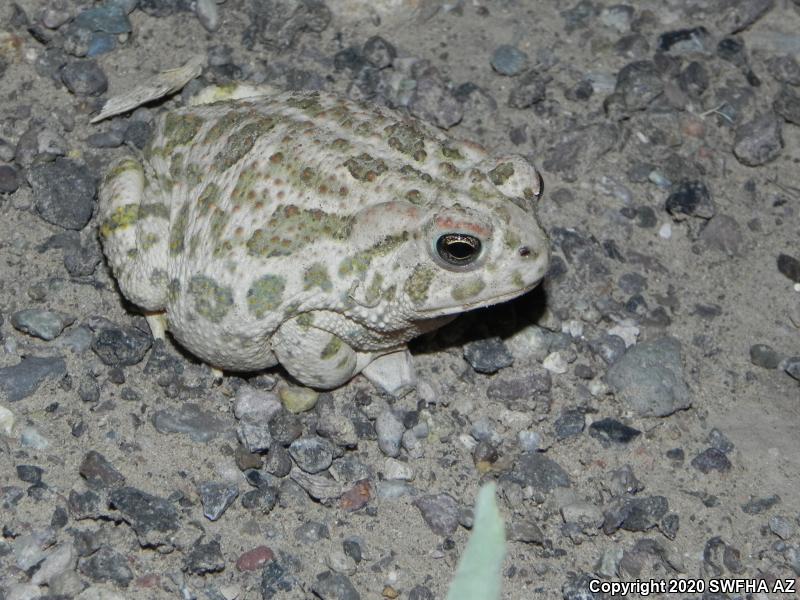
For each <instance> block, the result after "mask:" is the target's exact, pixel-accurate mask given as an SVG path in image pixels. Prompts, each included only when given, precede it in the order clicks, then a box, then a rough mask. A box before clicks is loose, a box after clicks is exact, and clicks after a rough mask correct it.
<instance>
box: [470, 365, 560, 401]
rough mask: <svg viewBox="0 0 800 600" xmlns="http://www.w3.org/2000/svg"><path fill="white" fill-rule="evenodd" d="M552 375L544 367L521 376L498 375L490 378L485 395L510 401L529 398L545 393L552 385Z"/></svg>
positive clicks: (493, 398)
mask: <svg viewBox="0 0 800 600" xmlns="http://www.w3.org/2000/svg"><path fill="white" fill-rule="evenodd" d="M552 381H553V380H552V376H551V375H550V372H549V371H545V370H544V369H542V370H540V371H536V372H533V373H529V374H527V375H525V376H523V377H503V376H502V375H498V376H497V377H494V378H492V381H491V383H490V384H489V385H488V387H487V388H486V397H487V398H490V399H492V400H503V401H506V402H512V401H515V400H526V401H527V400H529V399H531V398H532V397H534V396H537V395H542V394H547V392H549V391H550V388H551V386H552Z"/></svg>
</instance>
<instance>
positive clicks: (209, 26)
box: [195, 0, 221, 33]
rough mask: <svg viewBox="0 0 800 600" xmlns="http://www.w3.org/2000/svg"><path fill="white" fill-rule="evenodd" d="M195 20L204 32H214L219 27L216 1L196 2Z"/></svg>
mask: <svg viewBox="0 0 800 600" xmlns="http://www.w3.org/2000/svg"><path fill="white" fill-rule="evenodd" d="M195 14H197V20H198V21H200V24H201V25H202V26H203V27H204V28H205V30H206V31H210V32H212V33H213V32H215V31H216V30H217V29H219V27H220V25H221V21H220V16H219V9H218V8H217V0H197V4H195Z"/></svg>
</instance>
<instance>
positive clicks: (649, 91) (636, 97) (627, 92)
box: [614, 60, 664, 111]
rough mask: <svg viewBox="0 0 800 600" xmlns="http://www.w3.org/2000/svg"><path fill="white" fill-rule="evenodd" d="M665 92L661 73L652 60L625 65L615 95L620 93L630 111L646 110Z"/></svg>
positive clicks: (620, 73) (619, 75)
mask: <svg viewBox="0 0 800 600" xmlns="http://www.w3.org/2000/svg"><path fill="white" fill-rule="evenodd" d="M663 92H664V84H663V82H662V81H661V75H660V74H659V72H658V69H657V68H656V65H655V63H653V61H651V60H639V61H634V62H632V63H628V64H627V65H625V66H624V67H623V68H622V69H621V70H620V72H619V74H618V75H617V86H616V89H615V90H614V94H615V95H619V97H620V98H621V99H622V102H623V104H624V105H625V108H627V109H628V110H630V111H638V110H644V109H645V108H647V107H648V106H649V105H650V103H651V102H652V101H653V100H655V99H656V98H658V96H660V95H661V94H662V93H663Z"/></svg>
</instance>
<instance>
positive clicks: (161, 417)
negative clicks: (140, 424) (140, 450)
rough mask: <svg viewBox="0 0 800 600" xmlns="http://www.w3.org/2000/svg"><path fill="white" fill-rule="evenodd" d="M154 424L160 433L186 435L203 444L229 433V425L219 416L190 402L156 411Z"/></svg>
mask: <svg viewBox="0 0 800 600" xmlns="http://www.w3.org/2000/svg"><path fill="white" fill-rule="evenodd" d="M152 422H153V427H155V428H156V431H158V432H159V433H184V434H187V435H188V436H189V437H190V438H191V439H192V440H193V441H195V442H201V443H207V442H209V441H210V440H212V439H214V438H215V437H216V436H218V435H220V434H222V433H225V432H226V431H228V425H227V423H226V422H225V421H223V420H222V419H220V418H219V416H218V415H217V414H215V413H213V412H210V411H205V410H203V409H201V408H200V407H199V406H198V405H196V404H192V403H190V402H185V403H183V404H181V405H179V406H176V407H174V408H167V409H164V410H159V411H156V412H155V413H154V414H153V418H152Z"/></svg>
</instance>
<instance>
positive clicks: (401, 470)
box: [383, 458, 414, 481]
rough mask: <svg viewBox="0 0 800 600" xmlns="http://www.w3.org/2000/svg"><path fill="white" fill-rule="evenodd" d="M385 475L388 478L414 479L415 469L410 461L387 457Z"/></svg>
mask: <svg viewBox="0 0 800 600" xmlns="http://www.w3.org/2000/svg"><path fill="white" fill-rule="evenodd" d="M383 475H384V477H385V478H386V479H395V480H400V481H412V480H413V479H414V469H413V468H412V467H411V465H409V464H408V463H405V462H403V461H400V460H397V459H395V458H387V459H386V460H385V461H384V463H383Z"/></svg>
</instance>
